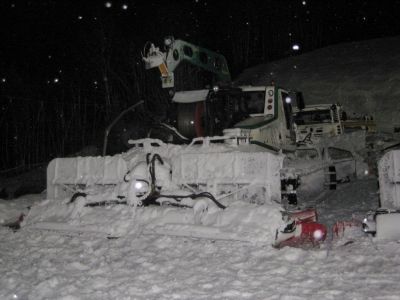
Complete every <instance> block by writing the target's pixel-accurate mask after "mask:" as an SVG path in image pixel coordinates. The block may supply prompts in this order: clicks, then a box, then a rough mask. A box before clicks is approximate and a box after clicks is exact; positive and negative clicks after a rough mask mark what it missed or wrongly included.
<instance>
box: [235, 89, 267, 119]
mask: <svg viewBox="0 0 400 300" xmlns="http://www.w3.org/2000/svg"><path fill="white" fill-rule="evenodd" d="M241 100H242V101H241V106H242V110H243V111H244V112H246V113H247V114H249V115H252V114H263V113H264V108H265V91H246V92H243V95H242V99H241Z"/></svg>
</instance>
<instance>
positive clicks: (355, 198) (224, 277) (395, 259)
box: [0, 178, 400, 300]
mask: <svg viewBox="0 0 400 300" xmlns="http://www.w3.org/2000/svg"><path fill="white" fill-rule="evenodd" d="M377 197H378V195H377V185H376V179H375V178H370V179H367V180H362V181H355V182H351V183H347V184H343V185H340V186H339V188H338V190H336V191H326V192H325V193H323V194H321V195H320V196H319V197H317V198H315V199H312V201H311V203H310V204H315V205H316V206H317V208H318V209H319V212H320V220H321V221H322V222H323V223H325V224H328V225H332V224H333V223H334V221H335V220H337V219H349V218H351V216H352V215H356V216H357V215H362V214H363V213H364V212H366V211H367V210H369V209H374V208H376V207H377V206H378V201H377ZM37 198H38V197H37V196H36V195H34V196H27V197H24V198H22V199H19V200H16V202H14V201H13V202H9V201H3V200H1V201H0V216H1V218H2V219H3V220H4V219H6V218H8V217H12V215H13V214H14V215H16V214H17V212H18V211H19V209H18V206H19V207H25V206H26V205H27V204H29V202H30V201H37ZM0 239H1V241H2V242H1V244H0V274H1V280H0V299H68V300H72V299H400V296H399V295H400V286H399V285H398V282H399V281H400V273H399V272H398V269H399V265H400V247H399V244H398V243H397V242H390V243H377V241H374V240H373V239H371V238H369V237H362V236H360V237H358V238H356V239H354V240H353V242H352V243H347V245H344V244H345V242H346V241H345V240H342V241H339V242H330V241H328V242H326V243H325V244H324V245H323V246H322V247H321V248H319V249H312V250H304V249H295V248H283V249H281V250H278V249H274V248H272V247H270V246H268V245H266V246H254V245H250V244H247V243H241V242H230V241H209V240H195V239H188V238H175V237H163V236H161V237H160V236H136V235H130V236H126V237H124V238H120V239H112V240H108V239H105V238H99V237H88V236H75V237H71V236H60V235H58V234H55V233H50V232H28V231H19V232H15V233H14V232H12V231H11V230H9V229H6V228H1V229H0Z"/></svg>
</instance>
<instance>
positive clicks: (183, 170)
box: [23, 137, 326, 247]
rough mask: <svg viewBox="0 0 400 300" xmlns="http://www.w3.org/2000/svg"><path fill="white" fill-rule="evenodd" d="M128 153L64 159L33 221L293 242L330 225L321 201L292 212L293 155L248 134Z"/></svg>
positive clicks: (309, 239) (308, 240)
mask: <svg viewBox="0 0 400 300" xmlns="http://www.w3.org/2000/svg"><path fill="white" fill-rule="evenodd" d="M132 146H133V147H132V149H131V150H129V151H128V152H126V153H123V154H120V155H116V156H112V157H110V156H107V157H85V158H81V157H75V158H58V159H55V160H53V161H52V162H51V163H50V164H49V167H48V179H47V200H46V201H44V202H43V203H41V204H38V205H36V206H33V207H32V208H31V210H30V212H29V214H28V216H27V218H26V219H25V221H24V223H23V228H29V229H42V230H58V231H64V232H66V233H68V234H72V233H80V234H81V233H91V234H102V235H107V236H109V237H120V236H124V235H127V234H130V233H135V234H139V233H143V234H168V235H174V236H188V237H196V238H207V239H227V240H238V241H247V242H253V243H266V244H272V245H274V246H275V247H282V246H285V245H299V244H300V245H302V244H312V245H314V244H318V243H319V242H321V241H322V240H324V238H325V236H326V229H325V227H324V226H323V225H321V224H318V223H316V221H317V220H316V212H315V210H314V209H305V210H302V211H299V210H296V209H293V210H285V209H284V207H283V206H282V204H281V202H282V200H281V179H282V178H281V177H282V175H281V170H282V164H283V155H282V154H280V153H276V152H273V151H271V150H268V149H265V148H263V147H260V146H258V145H254V144H249V143H248V142H247V140H245V139H238V138H231V137H214V138H204V139H203V138H201V139H194V140H193V141H192V143H191V144H190V145H184V146H183V145H174V144H165V143H163V142H161V141H159V140H154V139H143V140H137V141H132Z"/></svg>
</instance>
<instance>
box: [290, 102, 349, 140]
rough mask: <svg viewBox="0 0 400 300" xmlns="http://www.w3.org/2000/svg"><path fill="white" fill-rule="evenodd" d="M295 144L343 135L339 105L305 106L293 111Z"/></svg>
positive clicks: (341, 111)
mask: <svg viewBox="0 0 400 300" xmlns="http://www.w3.org/2000/svg"><path fill="white" fill-rule="evenodd" d="M293 118H294V124H295V132H296V142H297V143H306V142H307V141H308V140H317V139H318V138H320V137H324V136H337V135H340V134H343V130H344V127H343V108H342V106H341V105H339V104H317V105H307V106H306V107H304V108H302V109H298V108H294V109H293Z"/></svg>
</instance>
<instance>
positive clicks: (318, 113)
mask: <svg viewBox="0 0 400 300" xmlns="http://www.w3.org/2000/svg"><path fill="white" fill-rule="evenodd" d="M294 121H295V123H296V124H297V125H304V124H315V123H330V122H331V111H330V110H329V109H327V110H314V111H300V112H298V113H297V114H296V115H295V117H294Z"/></svg>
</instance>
